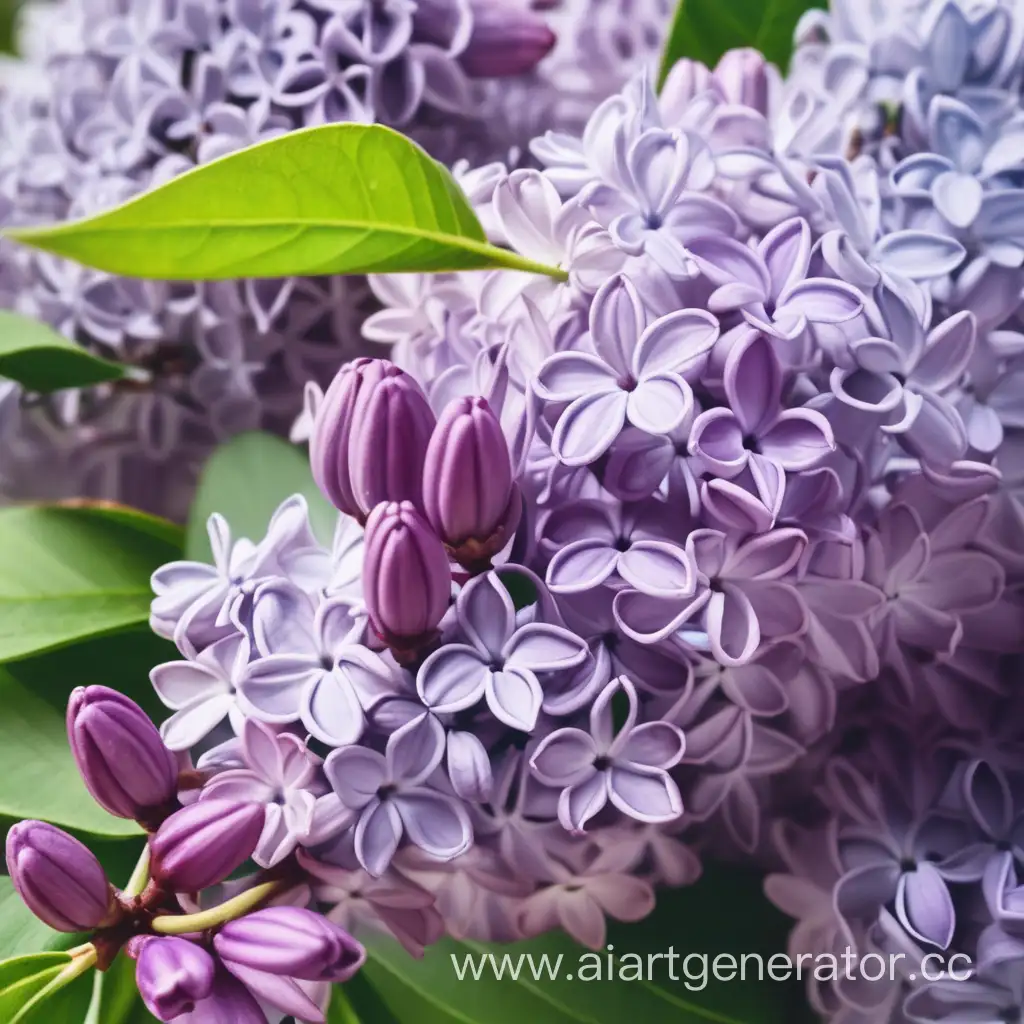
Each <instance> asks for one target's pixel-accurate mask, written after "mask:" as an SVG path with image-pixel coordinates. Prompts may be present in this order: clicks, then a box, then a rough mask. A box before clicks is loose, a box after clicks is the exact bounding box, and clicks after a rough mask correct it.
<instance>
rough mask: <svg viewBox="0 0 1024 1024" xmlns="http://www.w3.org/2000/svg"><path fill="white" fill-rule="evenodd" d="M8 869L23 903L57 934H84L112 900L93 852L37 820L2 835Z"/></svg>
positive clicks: (104, 916)
mask: <svg viewBox="0 0 1024 1024" xmlns="http://www.w3.org/2000/svg"><path fill="white" fill-rule="evenodd" d="M7 871H8V874H10V876H11V882H12V883H13V885H14V888H15V890H16V891H17V893H18V895H19V896H20V897H21V898H22V900H23V901H24V903H25V906H27V907H28V909H29V910H31V911H32V913H33V914H35V915H36V917H38V918H39V920H40V921H43V922H44V923H45V924H48V925H49V926H50V927H51V928H55V929H56V930H57V931H59V932H88V931H92V930H93V929H95V928H99V927H100V925H102V924H104V923H106V922H107V920H108V918H110V917H111V915H112V914H114V913H115V912H116V907H117V904H116V901H115V898H114V893H113V890H112V889H111V888H110V883H109V882H108V881H107V876H106V874H104V872H103V868H102V867H101V866H100V862H99V861H98V860H97V859H96V858H95V856H93V854H92V851H91V850H89V849H88V848H87V847H85V846H83V845H82V844H81V843H80V842H79V841H78V840H77V839H75V838H73V837H72V836H69V835H68V834H67V833H66V832H62V831H61V830H60V829H59V828H54V826H53V825H48V824H46V823H45V822H42V821H22V822H20V823H19V824H17V825H15V826H14V827H13V828H12V829H11V830H10V832H8V833H7Z"/></svg>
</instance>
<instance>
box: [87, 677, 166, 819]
mask: <svg viewBox="0 0 1024 1024" xmlns="http://www.w3.org/2000/svg"><path fill="white" fill-rule="evenodd" d="M67 727H68V741H69V743H70V745H71V752H72V754H73V755H74V758H75V763H76V764H77V765H78V770H79V772H80V773H81V775H82V779H83V780H84V782H85V785H86V787H87V788H88V790H89V792H90V793H91V794H92V795H93V798H94V799H95V800H96V802H97V803H98V804H99V805H100V806H101V807H103V808H104V809H105V810H107V811H109V812H110V813H111V814H113V815H116V816H117V817H119V818H129V819H132V820H145V819H146V818H147V816H149V815H151V814H153V813H158V812H159V811H160V809H162V808H165V807H166V806H167V804H168V803H169V802H170V801H172V800H173V799H174V794H175V788H176V785H177V779H178V767H177V763H176V761H175V759H174V755H173V754H172V753H171V752H170V751H169V750H168V749H167V747H166V746H165V745H164V742H163V740H162V739H161V738H160V733H159V732H158V731H157V728H156V726H155V725H153V723H152V722H151V721H150V720H149V716H148V715H147V714H146V713H145V712H144V711H143V710H142V708H140V707H139V706H138V705H137V704H136V703H135V702H134V701H132V700H130V699H129V698H128V697H125V696H124V695H123V694H120V693H118V692H117V691H116V690H111V689H109V688H108V687H106V686H87V687H78V688H77V689H76V690H74V691H73V692H72V694H71V697H70V699H69V700H68V710H67Z"/></svg>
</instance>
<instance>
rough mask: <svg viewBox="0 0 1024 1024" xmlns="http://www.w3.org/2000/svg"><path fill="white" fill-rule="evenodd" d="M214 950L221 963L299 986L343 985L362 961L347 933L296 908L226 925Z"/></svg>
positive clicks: (266, 912)
mask: <svg viewBox="0 0 1024 1024" xmlns="http://www.w3.org/2000/svg"><path fill="white" fill-rule="evenodd" d="M213 947H214V949H215V950H216V951H217V955H218V956H219V957H220V958H221V959H222V960H224V961H225V962H230V963H232V964H241V965H242V966H243V967H251V968H252V969H253V970H257V971H267V972H268V973H270V974H284V975H287V976H288V977H291V978H298V979H300V980H302V981H331V982H338V981H347V980H348V979H349V978H351V977H352V975H353V974H355V973H356V971H358V970H359V968H360V967H362V965H363V961H364V960H365V959H366V951H365V950H364V949H363V947H362V946H361V945H360V944H359V943H358V942H356V940H355V939H353V938H352V936H351V935H349V934H348V932H346V931H344V930H343V929H341V928H339V927H338V926H337V925H336V924H332V923H331V922H330V921H328V920H327V918H326V917H323V916H321V915H320V914H315V913H314V912H313V911H312V910H305V909H303V908H300V907H268V908H267V909H266V910H257V911H256V912H255V913H253V914H248V915H246V916H245V917H240V918H238V919H237V920H235V921H229V922H228V923H227V924H226V925H224V927H223V928H222V929H221V930H220V931H219V932H218V933H217V935H216V936H215V938H214V940H213Z"/></svg>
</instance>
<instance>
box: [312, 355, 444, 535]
mask: <svg viewBox="0 0 1024 1024" xmlns="http://www.w3.org/2000/svg"><path fill="white" fill-rule="evenodd" d="M433 427H434V414H433V412H432V411H431V409H430V405H429V404H428V402H427V399H426V397H425V396H424V394H423V391H422V390H421V389H420V386H419V385H418V384H417V383H416V381H415V380H413V378H412V377H410V376H409V375H408V374H407V373H405V372H403V371H402V370H400V369H399V368H398V367H397V366H395V365H394V363H389V362H388V361H387V360H385V359H357V360H355V362H353V363H349V364H348V365H346V366H344V367H342V369H341V371H340V372H339V373H338V375H337V376H336V377H335V378H334V381H333V382H332V383H331V386H330V387H329V388H328V389H327V394H326V395H324V399H323V402H322V403H321V404H320V408H319V410H318V411H317V415H316V423H315V424H314V427H313V435H312V438H311V439H310V449H309V451H310V465H311V466H312V469H313V477H314V479H315V480H316V482H317V485H318V486H319V487H320V489H321V490H322V491H323V492H324V494H325V495H326V496H327V497H328V498H329V499H330V501H331V502H332V503H333V504H334V506H335V507H336V508H338V509H340V510H341V511H342V512H345V513H346V514H348V515H351V516H354V517H355V518H357V519H359V520H360V521H363V520H365V519H366V516H367V515H369V513H370V511H371V510H372V509H373V508H374V507H375V506H376V505H378V504H379V503H380V502H382V501H412V502H415V503H416V504H417V505H418V504H419V502H420V500H421V499H420V493H421V487H422V479H423V457H424V455H425V453H426V449H427V442H428V441H429V439H430V432H431V430H432V429H433Z"/></svg>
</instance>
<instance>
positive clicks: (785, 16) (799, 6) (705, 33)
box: [658, 0, 825, 85]
mask: <svg viewBox="0 0 1024 1024" xmlns="http://www.w3.org/2000/svg"><path fill="white" fill-rule="evenodd" d="M824 6H825V4H824V0H679V6H678V7H677V8H676V15H675V19H674V21H673V22H672V28H671V30H670V32H669V37H668V42H667V43H666V45H665V51H664V54H663V55H662V61H661V72H660V75H659V79H658V81H659V85H660V84H663V83H664V81H665V78H666V77H667V76H668V73H669V71H671V70H672V65H673V64H675V62H676V61H677V60H680V59H681V58H683V57H690V58H692V59H693V60H699V61H703V63H705V64H707V65H708V67H712V68H713V67H714V66H715V65H716V64H717V63H718V60H719V58H720V57H721V56H722V54H723V53H725V51H726V50H732V49H735V48H736V47H740V46H750V47H753V48H754V49H755V50H760V51H761V53H763V54H764V55H765V57H766V58H767V59H768V60H769V61H771V62H772V63H773V64H777V65H778V66H779V67H780V68H782V69H783V70H785V69H786V67H787V66H788V65H789V58H790V56H791V55H792V53H793V32H794V30H795V29H796V23H797V22H798V21H799V20H800V16H801V15H802V14H803V13H804V11H808V10H810V9H811V8H812V7H824Z"/></svg>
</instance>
